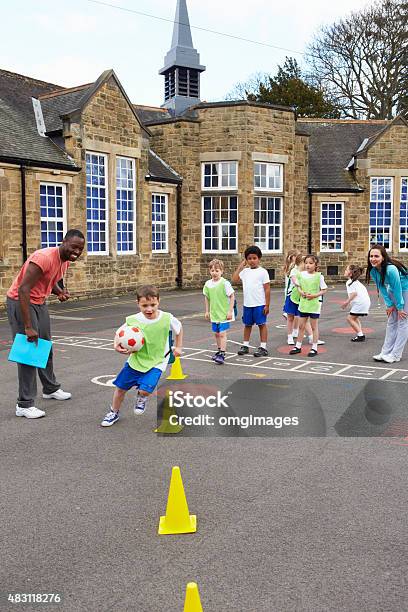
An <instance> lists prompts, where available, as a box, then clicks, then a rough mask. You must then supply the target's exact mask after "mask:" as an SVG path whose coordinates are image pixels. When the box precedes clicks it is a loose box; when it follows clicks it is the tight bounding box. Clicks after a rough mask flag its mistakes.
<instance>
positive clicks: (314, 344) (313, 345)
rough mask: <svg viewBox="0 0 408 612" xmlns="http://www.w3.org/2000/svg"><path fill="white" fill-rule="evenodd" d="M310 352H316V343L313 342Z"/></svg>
mask: <svg viewBox="0 0 408 612" xmlns="http://www.w3.org/2000/svg"><path fill="white" fill-rule="evenodd" d="M312 350H314V351H317V342H313V344H312Z"/></svg>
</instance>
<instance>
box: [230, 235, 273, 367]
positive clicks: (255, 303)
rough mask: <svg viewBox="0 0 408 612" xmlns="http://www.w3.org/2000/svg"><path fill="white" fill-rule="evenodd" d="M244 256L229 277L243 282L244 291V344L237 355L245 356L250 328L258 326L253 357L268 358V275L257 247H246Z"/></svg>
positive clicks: (269, 290) (269, 291)
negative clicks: (257, 342) (261, 262)
mask: <svg viewBox="0 0 408 612" xmlns="http://www.w3.org/2000/svg"><path fill="white" fill-rule="evenodd" d="M244 255H245V259H244V260H243V261H241V263H240V264H239V266H238V268H237V269H236V270H235V272H234V274H233V275H232V282H233V283H238V282H239V281H241V282H242V287H243V292H244V306H243V315H242V322H243V324H244V342H243V345H242V346H241V348H240V349H239V351H238V355H247V354H248V353H249V339H250V337H251V332H252V326H253V325H258V327H259V336H260V346H259V348H257V349H256V351H255V352H254V357H265V356H267V355H268V350H267V348H266V343H267V340H268V329H267V327H266V317H267V315H268V313H269V303H270V295H271V286H270V281H269V274H268V272H267V271H266V270H265V268H262V266H261V265H260V261H261V258H262V251H261V249H260V248H259V247H258V246H256V245H253V246H250V247H248V248H247V249H246V250H245V254H244Z"/></svg>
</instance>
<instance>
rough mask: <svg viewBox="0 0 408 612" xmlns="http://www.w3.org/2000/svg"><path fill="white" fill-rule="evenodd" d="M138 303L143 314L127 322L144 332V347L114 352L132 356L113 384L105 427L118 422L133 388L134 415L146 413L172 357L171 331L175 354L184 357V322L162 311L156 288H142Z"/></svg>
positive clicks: (121, 349)
mask: <svg viewBox="0 0 408 612" xmlns="http://www.w3.org/2000/svg"><path fill="white" fill-rule="evenodd" d="M136 302H137V305H138V306H139V309H140V312H138V313H137V314H134V315H130V316H129V317H126V323H127V324H128V325H130V326H134V325H135V326H137V327H138V328H140V329H141V330H142V332H143V337H144V344H143V347H142V348H141V349H140V351H137V352H136V353H129V352H128V351H127V350H126V349H124V348H123V347H122V346H121V345H120V344H115V350H116V351H118V353H122V354H123V355H129V359H128V360H127V362H126V363H125V365H124V367H123V368H122V370H121V371H120V372H119V374H118V375H117V377H116V378H115V380H114V381H113V384H114V385H115V387H116V389H115V391H114V393H113V400H112V406H111V408H110V410H109V411H108V413H107V414H106V416H105V418H104V419H103V421H102V423H101V425H102V427H110V426H111V425H114V423H116V422H117V421H118V420H119V410H120V407H121V405H122V402H123V400H124V398H125V395H126V393H127V392H128V391H129V389H131V388H132V387H136V388H137V390H138V392H137V398H136V404H135V406H134V409H133V410H134V413H135V414H143V413H144V411H145V408H146V401H147V398H148V397H149V395H150V394H151V393H153V391H154V390H155V388H156V386H157V383H158V382H159V379H160V376H161V375H162V373H163V372H164V370H165V369H166V367H167V364H168V361H169V358H170V349H171V347H170V346H169V335H170V331H171V332H172V333H173V337H175V346H174V348H173V354H174V356H175V357H180V355H181V346H182V340H183V330H182V326H181V323H180V321H179V320H178V319H176V318H175V317H173V315H172V314H171V313H170V312H163V311H162V310H159V303H160V297H159V290H158V289H157V287H153V286H152V285H145V286H143V287H140V289H138V291H137V293H136Z"/></svg>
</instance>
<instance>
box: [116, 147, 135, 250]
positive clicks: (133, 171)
mask: <svg viewBox="0 0 408 612" xmlns="http://www.w3.org/2000/svg"><path fill="white" fill-rule="evenodd" d="M121 159H124V160H126V161H130V163H131V167H132V176H133V180H132V188H131V189H129V188H125V189H123V188H122V187H120V188H119V190H120V191H132V193H133V222H132V223H130V222H129V221H125V223H127V224H129V225H131V226H132V228H133V249H130V250H129V251H121V250H119V242H118V223H123V220H122V219H121V220H120V221H119V220H118V186H117V180H118V175H117V172H118V162H119V160H121ZM115 207H116V210H115V214H116V253H117V255H118V256H120V257H123V256H124V255H136V253H137V245H136V161H135V159H134V158H133V157H126V156H125V155H116V159H115Z"/></svg>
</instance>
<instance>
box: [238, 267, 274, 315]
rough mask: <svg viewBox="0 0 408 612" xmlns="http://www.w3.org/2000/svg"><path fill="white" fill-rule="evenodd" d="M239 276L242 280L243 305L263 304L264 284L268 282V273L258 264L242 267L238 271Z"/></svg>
mask: <svg viewBox="0 0 408 612" xmlns="http://www.w3.org/2000/svg"><path fill="white" fill-rule="evenodd" d="M239 278H240V279H241V280H242V288H243V291H244V306H247V307H254V306H265V301H266V300H265V289H264V285H265V284H266V283H268V284H269V283H270V280H269V274H268V272H267V271H266V270H265V268H262V267H261V266H259V268H244V269H243V270H241V272H240V273H239Z"/></svg>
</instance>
